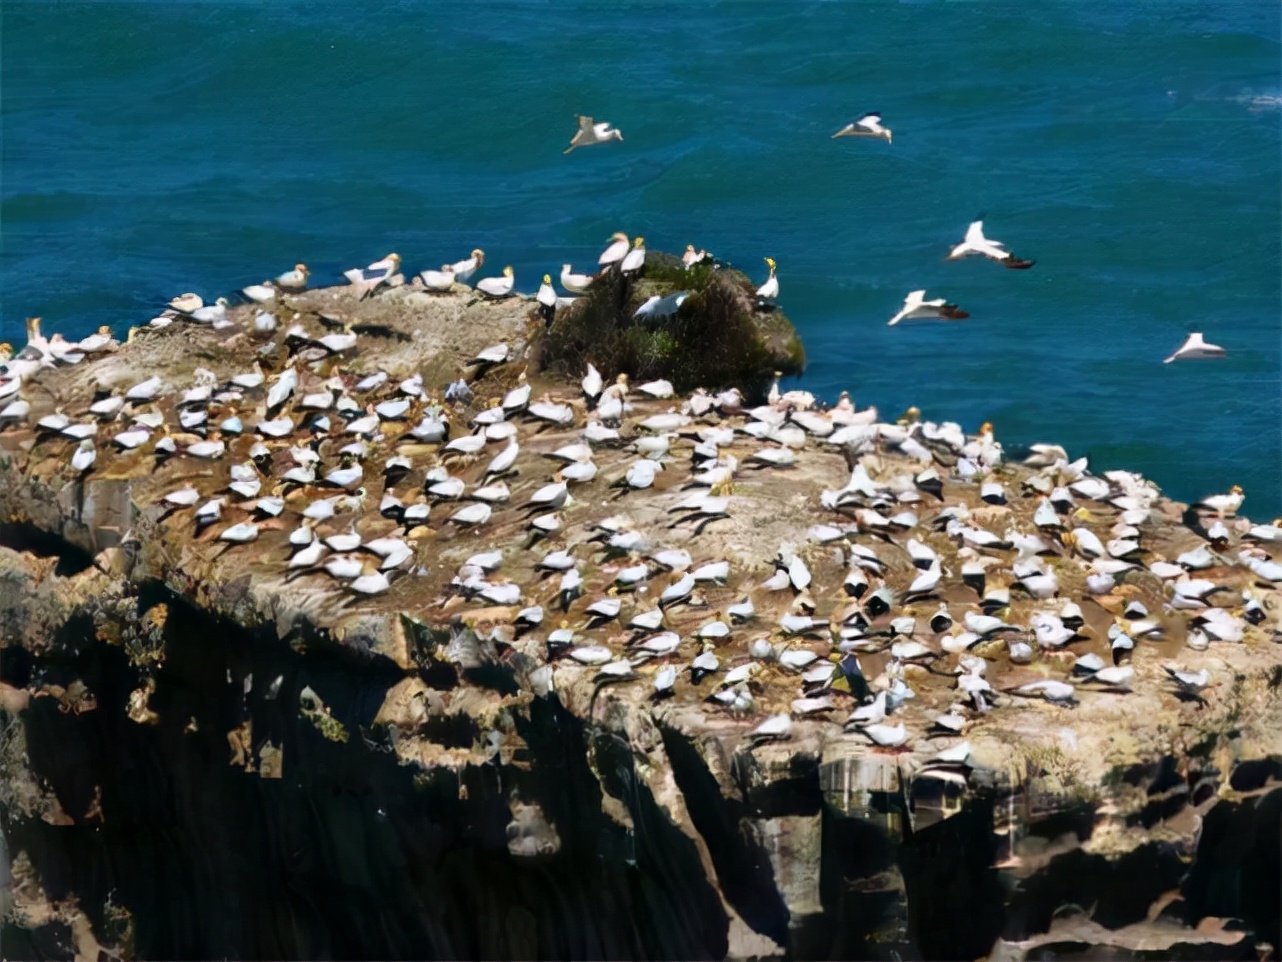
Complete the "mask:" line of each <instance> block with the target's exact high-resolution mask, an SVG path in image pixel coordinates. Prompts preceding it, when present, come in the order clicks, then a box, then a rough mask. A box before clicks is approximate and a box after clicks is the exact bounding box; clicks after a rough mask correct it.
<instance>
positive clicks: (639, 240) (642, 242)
mask: <svg viewBox="0 0 1282 962" xmlns="http://www.w3.org/2000/svg"><path fill="white" fill-rule="evenodd" d="M632 246H633V247H636V248H642V247H644V246H645V238H644V237H638V238H637V239H636V240H634V241H633V242H632Z"/></svg>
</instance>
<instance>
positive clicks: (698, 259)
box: [681, 244, 708, 270]
mask: <svg viewBox="0 0 1282 962" xmlns="http://www.w3.org/2000/svg"><path fill="white" fill-rule="evenodd" d="M707 256H708V252H707V251H705V250H699V251H696V250H695V249H694V245H693V244H686V252H685V253H684V254H682V255H681V263H682V265H683V266H684V267H685V269H686V270H689V269H690V268H692V267H694V265H695V264H701V263H703V261H704V259H705V258H706V257H707Z"/></svg>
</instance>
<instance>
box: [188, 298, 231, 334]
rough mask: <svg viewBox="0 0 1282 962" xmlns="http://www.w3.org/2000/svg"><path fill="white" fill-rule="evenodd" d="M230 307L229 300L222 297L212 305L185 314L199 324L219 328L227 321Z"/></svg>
mask: <svg viewBox="0 0 1282 962" xmlns="http://www.w3.org/2000/svg"><path fill="white" fill-rule="evenodd" d="M228 306H229V305H228V302H227V298H225V297H220V298H218V300H216V301H214V303H212V304H206V305H205V306H204V307H198V308H196V310H194V311H186V312H183V313H186V315H187V316H188V317H190V318H191V319H192V320H193V321H195V322H196V323H197V324H211V325H213V326H214V327H215V328H218V327H220V326H222V324H223V322H225V321H226V320H227V308H228Z"/></svg>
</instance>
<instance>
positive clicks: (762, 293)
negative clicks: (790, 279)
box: [757, 257, 779, 303]
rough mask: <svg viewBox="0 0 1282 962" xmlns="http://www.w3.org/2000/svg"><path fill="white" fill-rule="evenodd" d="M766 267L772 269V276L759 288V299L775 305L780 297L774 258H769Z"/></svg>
mask: <svg viewBox="0 0 1282 962" xmlns="http://www.w3.org/2000/svg"><path fill="white" fill-rule="evenodd" d="M765 260H766V265H767V266H768V267H769V268H770V276H769V277H768V278H766V282H765V283H764V284H762V285H761V286H760V287H758V288H757V299H758V300H759V301H765V302H768V303H773V302H774V301H775V299H776V298H778V297H779V278H778V277H776V276H775V262H774V259H773V258H770V257H767V258H766V259H765Z"/></svg>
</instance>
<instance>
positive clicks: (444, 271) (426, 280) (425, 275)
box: [418, 264, 454, 291]
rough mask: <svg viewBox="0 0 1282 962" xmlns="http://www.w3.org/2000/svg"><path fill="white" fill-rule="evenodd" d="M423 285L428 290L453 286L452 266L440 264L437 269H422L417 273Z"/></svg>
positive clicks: (444, 289) (442, 289)
mask: <svg viewBox="0 0 1282 962" xmlns="http://www.w3.org/2000/svg"><path fill="white" fill-rule="evenodd" d="M418 276H419V279H420V280H422V282H423V287H425V288H426V289H427V290H429V291H448V290H449V289H450V288H451V287H453V286H454V266H453V265H452V264H442V265H441V269H440V270H439V271H423V272H422V273H421V274H419V275H418Z"/></svg>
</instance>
